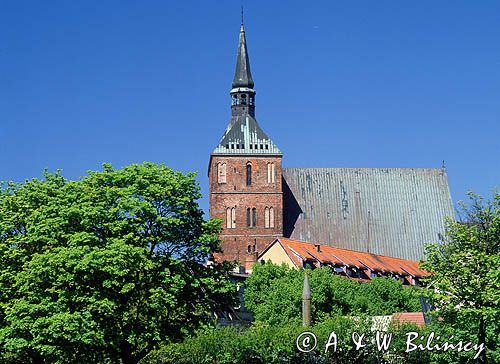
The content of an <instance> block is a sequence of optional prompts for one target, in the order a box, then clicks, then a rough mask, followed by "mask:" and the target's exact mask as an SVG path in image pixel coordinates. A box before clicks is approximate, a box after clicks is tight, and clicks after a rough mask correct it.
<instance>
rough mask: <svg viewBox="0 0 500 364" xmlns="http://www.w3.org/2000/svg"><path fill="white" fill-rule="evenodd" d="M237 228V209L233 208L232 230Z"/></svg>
mask: <svg viewBox="0 0 500 364" xmlns="http://www.w3.org/2000/svg"><path fill="white" fill-rule="evenodd" d="M235 227H236V207H233V208H231V228H232V229H234V228H235Z"/></svg>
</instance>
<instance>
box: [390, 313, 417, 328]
mask: <svg viewBox="0 0 500 364" xmlns="http://www.w3.org/2000/svg"><path fill="white" fill-rule="evenodd" d="M392 322H393V323H398V324H405V323H412V324H415V325H417V326H418V327H423V326H425V319H424V314H423V313H422V312H400V313H395V314H394V315H392Z"/></svg>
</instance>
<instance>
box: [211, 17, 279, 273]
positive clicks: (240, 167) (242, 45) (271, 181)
mask: <svg viewBox="0 0 500 364" xmlns="http://www.w3.org/2000/svg"><path fill="white" fill-rule="evenodd" d="M230 95H231V120H230V121H229V125H228V127H227V129H226V132H225V133H224V135H223V137H222V139H221V141H220V142H219V144H218V145H217V146H216V147H215V149H214V150H213V152H212V154H211V155H210V164H209V170H208V177H209V179H210V217H211V218H221V219H222V220H223V223H222V228H223V230H222V233H221V235H220V238H221V240H222V242H223V243H222V250H223V252H222V254H220V255H219V256H217V257H216V258H217V259H221V260H236V261H238V262H239V263H240V264H241V265H244V266H245V267H246V268H247V269H251V266H252V265H253V263H254V262H255V261H256V257H257V254H258V252H259V251H262V250H263V249H264V248H265V247H266V246H267V245H268V244H270V243H271V242H272V241H273V240H274V239H275V238H276V237H280V236H283V198H282V180H281V157H282V154H281V152H280V150H279V149H278V147H277V146H276V145H275V144H274V143H273V141H272V140H271V139H270V138H269V137H268V136H267V135H266V134H265V133H264V131H263V130H262V129H261V128H260V126H259V124H258V123H257V120H255V90H254V82H253V79H252V75H251V72H250V62H249V58H248V51H247V45H246V38H245V29H244V27H243V24H242V25H241V30H240V37H239V43H238V55H237V59H236V71H235V75H234V79H233V83H232V89H231V92H230Z"/></svg>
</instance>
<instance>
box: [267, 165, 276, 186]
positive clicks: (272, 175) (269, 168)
mask: <svg viewBox="0 0 500 364" xmlns="http://www.w3.org/2000/svg"><path fill="white" fill-rule="evenodd" d="M274 172H275V171H274V163H267V183H274V182H275V181H276V175H275V173H274Z"/></svg>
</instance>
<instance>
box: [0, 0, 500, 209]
mask: <svg viewBox="0 0 500 364" xmlns="http://www.w3.org/2000/svg"><path fill="white" fill-rule="evenodd" d="M240 5H241V3H240V2H239V1H234V0H233V1H220V0H217V1H148V0H145V1H123V0H121V1H62V0H61V1H57V0H53V1H7V0H0V153H1V155H0V180H16V181H22V180H24V179H27V178H31V177H39V176H41V174H42V171H43V169H44V168H48V169H49V170H52V171H53V170H55V169H58V168H62V169H63V174H64V175H65V176H66V177H68V178H77V177H78V176H82V175H84V174H85V173H86V171H87V170H89V169H92V170H96V169H99V168H100V166H101V164H102V163H103V162H111V163H112V164H113V165H114V166H115V167H120V166H124V165H127V164H130V163H135V162H142V161H146V160H147V161H154V162H163V163H165V164H167V165H169V166H171V167H173V168H175V169H180V170H183V171H188V170H195V171H198V172H199V181H200V183H201V185H202V190H203V193H204V195H205V198H204V199H203V201H201V205H202V207H203V208H205V209H206V208H207V207H208V202H207V197H206V196H207V192H208V183H207V176H206V173H207V165H208V160H209V154H210V152H211V150H212V149H213V148H214V147H215V145H216V144H217V142H218V141H219V139H220V137H221V136H222V134H223V132H224V130H225V128H226V126H227V122H228V121H229V116H230V107H229V105H230V99H229V89H230V85H231V81H232V77H233V71H234V63H235V58H236V46H237V39H238V31H239V23H240ZM499 14H500V2H499V1H470V0H466V1H456V0H454V1H435V0H432V1H430V0H427V1H396V0H393V1H372V0H366V1H342V2H340V1H246V2H245V23H246V31H247V41H248V45H249V53H250V61H251V65H252V73H253V77H254V80H255V88H256V90H257V99H256V101H257V109H256V116H257V120H258V121H259V123H260V124H261V126H262V127H263V129H264V130H265V131H266V132H267V134H268V135H269V136H271V138H273V140H274V141H275V142H276V144H277V145H278V146H279V147H280V148H281V150H282V151H283V153H284V159H283V164H284V166H288V167H440V166H441V161H442V160H443V159H444V160H445V161H446V166H447V171H448V177H449V181H450V186H451V191H452V196H453V199H454V201H457V200H459V199H463V198H464V197H465V192H466V191H467V190H469V189H474V190H475V191H477V192H479V193H481V194H485V195H490V191H491V189H492V188H493V187H494V186H499V185H500V182H499V181H500V162H499V156H500V141H499V136H500V46H499V45H500V18H499Z"/></svg>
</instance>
